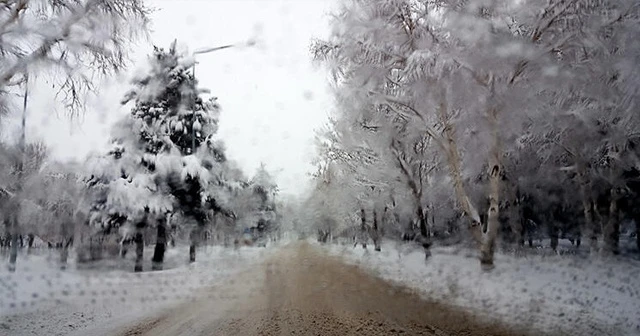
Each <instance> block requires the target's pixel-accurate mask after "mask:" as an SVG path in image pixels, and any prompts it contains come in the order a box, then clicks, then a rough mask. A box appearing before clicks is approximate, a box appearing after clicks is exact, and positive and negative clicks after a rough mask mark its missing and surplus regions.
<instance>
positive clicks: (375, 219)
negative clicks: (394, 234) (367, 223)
mask: <svg viewBox="0 0 640 336" xmlns="http://www.w3.org/2000/svg"><path fill="white" fill-rule="evenodd" d="M371 239H372V240H373V248H374V250H376V251H378V252H380V251H381V250H382V248H381V247H380V234H379V231H378V213H377V211H376V210H375V209H373V227H372V230H371Z"/></svg>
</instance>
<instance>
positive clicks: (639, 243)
mask: <svg viewBox="0 0 640 336" xmlns="http://www.w3.org/2000/svg"><path fill="white" fill-rule="evenodd" d="M635 222H636V248H637V249H638V252H640V217H638V216H636V220H635Z"/></svg>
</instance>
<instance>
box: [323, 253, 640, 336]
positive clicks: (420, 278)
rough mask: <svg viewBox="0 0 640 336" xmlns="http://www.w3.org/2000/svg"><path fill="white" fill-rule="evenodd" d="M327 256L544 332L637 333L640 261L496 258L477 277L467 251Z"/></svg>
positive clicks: (639, 327) (639, 331)
mask: <svg viewBox="0 0 640 336" xmlns="http://www.w3.org/2000/svg"><path fill="white" fill-rule="evenodd" d="M326 249H327V250H329V252H330V253H331V254H334V255H339V256H343V257H344V259H345V260H346V261H347V262H348V263H352V264H357V265H359V266H361V267H362V268H364V269H366V270H368V271H370V272H372V273H373V274H375V275H377V276H379V277H381V278H384V279H386V280H389V281H392V282H395V283H399V284H402V285H404V286H407V287H409V288H411V289H415V290H417V291H418V292H419V293H420V294H422V295H424V296H426V297H429V298H431V299H438V300H443V301H446V302H448V303H451V304H454V305H458V306H461V307H464V308H466V309H470V310H473V311H475V312H477V313H478V314H480V315H484V316H487V317H490V318H499V319H501V320H502V321H504V322H506V323H509V324H512V325H517V326H520V327H525V328H531V329H533V330H538V331H541V332H549V333H552V332H553V333H554V334H555V333H558V332H561V333H562V332H566V333H568V334H571V335H638V334H640V281H638V279H640V262H638V261H634V260H628V259H616V258H612V259H606V258H591V259H584V258H581V257H577V256H533V257H521V258H516V257H514V256H508V255H497V256H496V268H495V269H494V270H493V271H491V272H489V273H486V272H482V271H481V270H480V265H479V263H478V261H477V259H476V258H475V257H474V256H473V255H474V254H473V253H471V251H468V250H467V251H463V252H457V251H455V250H454V249H453V248H436V249H434V250H433V256H432V257H431V258H430V259H429V260H428V261H425V257H424V253H423V252H422V251H421V250H420V249H416V248H415V247H410V246H407V245H400V244H397V243H394V242H385V244H383V247H382V252H374V251H373V249H368V250H364V249H362V248H361V247H357V248H355V249H354V248H353V246H352V245H346V246H340V245H330V246H328V247H326Z"/></svg>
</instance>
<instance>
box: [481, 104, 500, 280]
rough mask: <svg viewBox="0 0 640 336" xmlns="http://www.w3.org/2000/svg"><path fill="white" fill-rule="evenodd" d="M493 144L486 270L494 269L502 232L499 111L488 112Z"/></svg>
mask: <svg viewBox="0 0 640 336" xmlns="http://www.w3.org/2000/svg"><path fill="white" fill-rule="evenodd" d="M488 118H489V124H490V125H491V133H492V134H491V135H492V138H493V144H492V146H491V151H490V152H489V169H490V171H489V211H488V213H487V231H486V232H485V234H484V239H483V240H482V243H481V245H480V264H481V265H482V266H483V267H484V268H493V253H494V248H495V241H496V237H497V236H498V230H500V191H501V189H502V188H501V183H500V182H501V181H502V169H503V168H502V163H501V150H500V135H499V133H498V109H497V108H496V107H491V108H490V109H489V111H488Z"/></svg>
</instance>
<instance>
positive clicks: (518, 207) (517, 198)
mask: <svg viewBox="0 0 640 336" xmlns="http://www.w3.org/2000/svg"><path fill="white" fill-rule="evenodd" d="M512 195H513V194H512ZM512 201H513V202H512V205H511V207H510V211H509V213H510V214H511V215H510V216H509V221H510V222H511V230H512V231H513V240H514V242H515V243H516V246H517V247H518V248H521V247H523V246H524V223H523V219H524V216H523V214H522V204H521V195H520V190H519V189H516V191H515V195H514V197H513V200H512Z"/></svg>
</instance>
